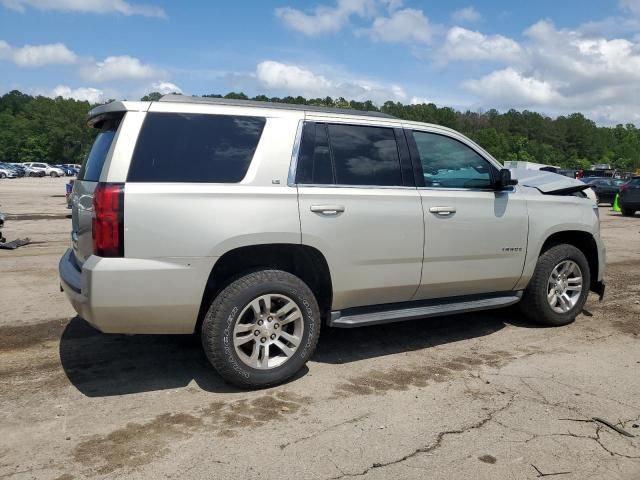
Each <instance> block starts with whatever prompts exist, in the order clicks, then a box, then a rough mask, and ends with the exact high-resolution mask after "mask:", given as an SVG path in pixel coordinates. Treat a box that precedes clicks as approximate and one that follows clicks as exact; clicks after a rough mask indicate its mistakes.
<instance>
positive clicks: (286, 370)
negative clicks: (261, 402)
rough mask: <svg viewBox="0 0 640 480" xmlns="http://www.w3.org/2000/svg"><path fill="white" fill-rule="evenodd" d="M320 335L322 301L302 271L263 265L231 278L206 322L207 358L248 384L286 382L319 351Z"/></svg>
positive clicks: (229, 376) (230, 377)
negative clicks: (300, 272)
mask: <svg viewBox="0 0 640 480" xmlns="http://www.w3.org/2000/svg"><path fill="white" fill-rule="evenodd" d="M319 335H320V312H319V308H318V303H317V301H316V299H315V297H314V295H313V293H312V292H311V290H310V289H309V287H308V286H307V285H306V284H305V283H304V282H303V281H302V280H300V279H299V278H298V277H296V276H295V275H292V274H290V273H287V272H283V271H281V270H260V271H257V272H253V273H249V274H247V275H244V276H243V277H240V278H239V279H237V280H236V281H234V282H232V283H231V284H229V285H228V286H227V287H226V288H225V289H224V290H222V292H220V293H219V294H218V296H217V297H216V298H215V300H214V301H213V302H212V304H211V306H210V308H209V311H208V312H207V315H206V317H205V319H204V321H203V323H202V345H203V347H204V351H205V353H206V355H207V358H208V359H209V361H210V362H211V364H212V365H213V366H214V367H215V369H216V370H217V371H218V373H219V374H220V375H221V376H222V377H223V378H224V379H225V380H226V381H228V382H230V383H233V384H235V385H238V386H240V387H244V388H261V387H267V386H271V385H276V384H278V383H282V382H284V381H285V380H287V379H288V378H290V377H292V376H293V375H295V374H296V373H297V372H298V371H299V370H300V369H301V368H302V367H303V366H304V365H305V363H306V362H307V360H308V359H309V358H310V357H311V355H312V354H313V351H314V350H315V348H316V344H317V343H318V337H319Z"/></svg>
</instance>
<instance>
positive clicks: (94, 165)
mask: <svg viewBox="0 0 640 480" xmlns="http://www.w3.org/2000/svg"><path fill="white" fill-rule="evenodd" d="M118 125H120V119H117V120H112V121H107V122H105V123H104V124H103V125H102V128H101V129H100V131H99V132H98V136H97V137H96V139H95V141H94V142H93V146H92V147H91V150H90V151H89V155H87V158H85V160H84V162H83V163H82V167H81V168H80V172H79V173H78V180H85V181H89V182H97V181H98V180H100V173H101V172H102V167H103V166H104V161H105V160H106V159H107V153H109V149H110V148H111V144H112V143H113V138H114V137H115V136H116V131H117V130H118Z"/></svg>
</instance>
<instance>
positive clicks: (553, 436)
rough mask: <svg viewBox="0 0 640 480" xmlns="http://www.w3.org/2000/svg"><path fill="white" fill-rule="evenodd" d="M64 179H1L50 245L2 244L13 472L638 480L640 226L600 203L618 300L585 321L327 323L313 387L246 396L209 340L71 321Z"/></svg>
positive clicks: (2, 394)
mask: <svg viewBox="0 0 640 480" xmlns="http://www.w3.org/2000/svg"><path fill="white" fill-rule="evenodd" d="M64 183H65V179H49V178H45V179H18V180H11V181H8V180H5V181H0V209H2V210H3V211H5V212H7V213H9V214H10V215H9V218H8V220H7V224H6V227H5V236H6V237H7V239H8V240H13V239H15V238H17V237H25V236H28V237H30V238H31V239H32V241H33V242H34V243H32V244H31V245H29V246H26V247H23V248H20V249H18V250H15V251H4V250H0V276H1V278H2V287H1V289H0V292H1V295H0V311H1V312H2V315H1V316H0V433H1V436H0V478H7V477H9V478H15V479H28V478H47V479H54V478H55V479H59V480H61V479H64V480H71V479H74V478H76V479H77V478H94V477H95V478H114V479H115V478H140V479H147V478H180V479H191V478H202V479H205V478H206V479H212V478H246V479H253V478H260V479H269V478H278V479H283V480H285V479H296V480H297V479H307V478H308V479H343V478H350V477H357V478H364V479H388V478H406V479H413V478H415V479H423V478H430V479H440V478H442V479H451V478H477V479H500V478H505V479H533V478H538V477H541V476H546V475H553V477H554V478H559V479H563V480H565V479H585V478H598V479H600V478H612V479H613V478H616V479H617V478H623V479H632V478H640V426H639V425H640V216H638V215H637V216H636V217H635V218H623V217H621V216H620V215H618V214H614V213H612V212H610V209H609V208H608V207H602V208H601V209H600V216H601V219H602V228H603V237H604V238H605V243H606V245H607V249H608V252H607V253H608V266H607V274H606V281H607V284H608V287H607V295H606V298H605V301H604V302H602V303H598V301H597V298H596V297H595V295H592V296H591V297H590V299H589V302H588V303H587V306H586V310H585V312H584V314H583V315H580V316H579V317H578V319H577V321H576V322H575V323H574V324H572V325H570V326H567V327H562V328H537V327H535V326H533V325H530V324H528V323H526V322H525V321H524V320H523V318H522V317H521V315H519V314H518V311H517V309H507V310H502V311H492V312H485V313H473V314H468V315H460V316H455V317H444V318H439V319H432V320H418V321H412V322H405V323H400V324H396V325H386V326H380V327H370V328H362V329H355V330H329V329H325V330H324V331H323V333H322V335H321V339H320V344H319V348H318V351H317V353H316V354H315V356H314V357H313V360H312V361H311V362H309V364H308V369H305V371H303V372H301V373H300V375H298V377H297V378H295V379H294V380H293V381H291V382H289V383H288V384H286V385H282V386H280V387H277V388H271V389H267V390H262V391H256V392H246V391H239V390H237V389H235V388H233V387H230V386H228V385H226V384H224V383H223V382H222V381H221V380H220V378H219V377H218V376H217V375H216V373H215V372H214V371H213V370H212V368H211V367H210V366H209V365H208V364H207V361H206V358H205V357H204V354H203V353H202V352H201V350H200V348H199V345H198V342H197V340H195V339H194V338H193V337H190V336H122V335H103V334H100V333H99V332H97V331H95V330H93V329H92V328H91V327H89V326H88V325H87V324H86V323H85V322H83V321H82V320H80V319H78V318H75V317H74V312H73V310H72V309H71V307H70V306H69V305H68V303H67V301H66V300H65V297H64V295H63V294H61V293H60V292H59V289H58V283H57V261H58V258H59V257H60V255H61V254H62V253H63V252H64V250H65V249H66V248H67V245H68V244H69V230H70V220H69V219H68V218H67V215H68V211H67V210H66V208H65V204H64ZM593 417H599V418H602V419H604V420H607V421H609V422H612V423H614V424H617V425H619V426H620V427H622V428H624V429H625V430H626V431H627V432H629V433H631V434H632V435H635V437H627V436H623V435H621V434H620V433H617V432H616V431H614V430H613V429H611V428H609V427H607V426H605V425H604V424H602V423H599V422H594V421H592V420H591V419H592V418H593Z"/></svg>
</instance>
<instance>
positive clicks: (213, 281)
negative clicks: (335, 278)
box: [196, 243, 333, 332]
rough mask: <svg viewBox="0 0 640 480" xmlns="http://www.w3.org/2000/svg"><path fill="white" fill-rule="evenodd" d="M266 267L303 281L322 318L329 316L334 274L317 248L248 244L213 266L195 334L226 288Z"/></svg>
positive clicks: (228, 254)
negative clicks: (311, 294) (314, 297)
mask: <svg viewBox="0 0 640 480" xmlns="http://www.w3.org/2000/svg"><path fill="white" fill-rule="evenodd" d="M266 268H269V269H277V270H283V271H285V272H288V273H291V274H292V275H295V276H297V277H298V278H300V279H301V280H302V281H303V282H305V283H306V284H307V285H308V286H309V288H310V289H311V291H312V292H313V293H314V295H315V296H316V299H317V301H318V306H319V307H320V315H321V317H323V318H325V317H326V316H327V315H328V314H329V312H330V311H331V304H332V302H333V286H332V282H331V272H330V270H329V265H328V263H327V260H326V259H325V257H324V255H323V254H322V253H321V252H320V251H319V250H318V249H316V248H314V247H310V246H308V245H300V244H291V243H272V244H256V245H247V246H242V247H238V248H234V249H232V250H229V251H228V252H226V253H224V254H223V255H222V256H221V257H220V258H219V259H218V260H217V261H216V263H215V264H214V265H213V268H212V269H211V273H210V274H209V278H208V280H207V284H206V286H205V289H204V293H203V295H202V301H201V304H200V311H199V314H198V320H197V323H196V332H198V331H200V326H201V325H202V321H203V319H204V316H205V315H206V313H207V310H208V308H209V305H210V304H211V301H212V300H213V299H214V298H215V297H216V295H217V294H218V293H219V292H220V291H221V290H222V289H223V288H224V287H226V286H227V285H228V284H229V283H231V282H232V281H233V280H235V279H236V278H238V277H239V276H241V275H244V274H246V273H248V272H251V271H256V270H260V269H266Z"/></svg>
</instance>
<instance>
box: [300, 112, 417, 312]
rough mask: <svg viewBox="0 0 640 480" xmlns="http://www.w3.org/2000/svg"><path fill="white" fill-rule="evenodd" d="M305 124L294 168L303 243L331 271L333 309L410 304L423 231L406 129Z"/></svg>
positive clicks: (337, 121)
mask: <svg viewBox="0 0 640 480" xmlns="http://www.w3.org/2000/svg"><path fill="white" fill-rule="evenodd" d="M317 120H318V121H316V122H314V121H307V122H305V125H304V129H303V132H302V139H301V144H300V153H299V158H298V163H297V167H296V177H295V183H297V185H298V200H299V208H300V223H301V231H302V243H303V244H305V245H310V246H312V247H315V248H317V249H318V250H319V251H321V252H322V253H323V254H324V255H325V258H326V259H327V263H328V265H329V269H330V271H331V279H332V282H333V291H334V297H333V309H343V308H349V307H355V306H360V305H374V304H383V303H391V302H403V301H407V300H410V299H411V297H412V296H413V294H414V293H415V291H416V289H417V287H418V285H419V282H420V270H421V264H422V247H423V238H424V227H423V220H422V206H421V204H420V196H419V194H418V192H417V190H416V187H415V180H414V178H413V171H412V170H411V165H410V158H409V155H408V148H407V145H406V140H405V138H404V132H403V131H402V129H400V128H398V127H400V125H399V124H398V125H394V124H392V123H389V124H382V125H380V126H372V125H369V124H364V123H361V121H360V123H359V122H358V121H354V122H349V123H345V122H346V120H345V119H344V118H330V117H320V118H318V119H317Z"/></svg>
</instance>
